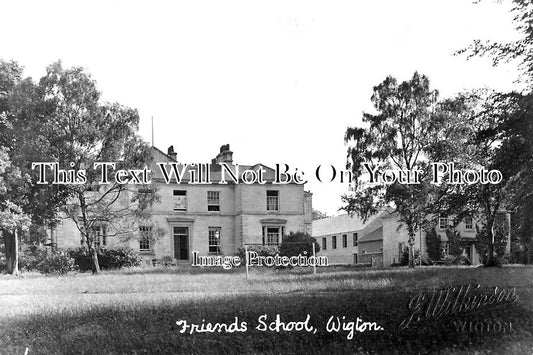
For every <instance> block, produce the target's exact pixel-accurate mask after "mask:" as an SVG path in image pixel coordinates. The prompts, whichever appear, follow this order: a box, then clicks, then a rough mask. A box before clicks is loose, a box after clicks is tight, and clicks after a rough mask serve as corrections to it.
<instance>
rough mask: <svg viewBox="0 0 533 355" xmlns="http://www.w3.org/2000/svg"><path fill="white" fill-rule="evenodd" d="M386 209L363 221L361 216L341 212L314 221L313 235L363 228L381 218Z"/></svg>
mask: <svg viewBox="0 0 533 355" xmlns="http://www.w3.org/2000/svg"><path fill="white" fill-rule="evenodd" d="M384 213H386V211H382V212H379V213H377V214H375V215H373V216H372V217H370V218H369V219H368V220H367V221H366V222H363V220H362V218H360V217H359V216H356V215H353V216H350V215H349V214H341V215H339V216H335V217H329V218H323V219H318V220H316V221H313V236H315V237H318V236H322V235H329V234H339V233H347V232H352V231H358V230H361V229H363V228H365V227H367V226H369V225H370V224H372V223H373V222H374V221H375V220H376V219H378V218H381V217H382V215H383V214H384Z"/></svg>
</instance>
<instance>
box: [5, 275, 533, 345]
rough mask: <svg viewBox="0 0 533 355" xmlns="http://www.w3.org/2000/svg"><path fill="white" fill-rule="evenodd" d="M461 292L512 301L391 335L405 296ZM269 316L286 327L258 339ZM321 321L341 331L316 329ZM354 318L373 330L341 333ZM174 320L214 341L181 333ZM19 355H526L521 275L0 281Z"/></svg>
mask: <svg viewBox="0 0 533 355" xmlns="http://www.w3.org/2000/svg"><path fill="white" fill-rule="evenodd" d="M468 284H471V285H477V284H479V285H480V288H479V289H477V290H474V291H472V293H471V294H472V295H476V294H486V295H489V294H490V293H491V292H493V290H494V287H498V290H502V289H503V290H507V291H509V292H510V290H511V289H512V288H514V289H515V294H516V296H517V299H516V300H515V301H511V300H509V301H508V302H500V303H499V304H486V305H481V306H479V307H475V308H474V309H471V310H469V311H458V312H454V313H453V314H448V315H444V314H443V315H438V314H437V315H436V316H431V315H430V316H429V317H421V319H420V320H419V321H417V320H416V319H413V321H412V322H411V323H410V324H409V326H408V327H407V328H404V329H401V327H400V323H401V322H402V321H403V320H405V319H408V318H409V316H410V314H411V313H412V309H413V308H411V309H410V308H409V305H410V303H411V307H413V304H414V303H413V301H412V300H413V299H416V297H417V295H419V294H425V295H428V297H430V295H431V294H432V291H433V290H444V289H446V288H449V287H452V286H453V287H456V288H457V289H458V288H459V287H460V286H466V285H468ZM428 299H429V298H428ZM415 303H416V302H415ZM278 314H279V315H280V320H281V321H282V322H285V324H286V327H287V328H286V329H285V330H283V329H280V331H279V332H278V331H275V330H266V331H265V330H263V328H264V323H267V324H268V323H270V322H273V321H274V320H275V319H276V315H278ZM308 315H309V318H308V321H307V323H306V325H307V329H308V330H309V331H306V330H305V329H304V330H301V331H297V330H296V329H294V328H297V329H300V328H298V327H297V326H300V327H302V328H305V327H304V321H305V320H306V319H307V317H308ZM330 317H333V320H336V319H337V318H336V317H339V320H340V321H344V324H345V329H344V330H343V329H341V330H339V331H335V329H332V328H331V327H330V328H327V324H328V320H329V319H330ZM343 317H344V319H343ZM236 318H237V320H236ZM357 318H360V322H369V324H370V323H372V322H373V323H374V328H372V327H371V326H370V325H369V324H368V325H366V326H364V328H366V329H363V327H359V328H358V329H355V330H354V329H352V328H350V327H351V326H353V323H351V322H352V321H353V322H356V320H357ZM426 318H427V319H426ZM185 322H186V324H189V325H190V324H191V323H194V324H197V325H198V327H199V328H198V329H199V330H202V329H204V330H205V329H206V327H208V326H209V324H208V323H211V326H212V327H214V330H215V331H214V332H196V331H194V332H193V333H192V334H191V329H190V327H189V328H187V329H186V330H187V331H186V332H184V333H182V332H180V330H183V325H184V324H185ZM243 322H246V329H244V327H243V326H242V323H243ZM289 322H300V323H298V324H295V323H289ZM215 323H219V324H218V325H215ZM232 323H235V324H234V325H233V326H230V325H231V324H232ZM220 324H225V326H223V325H220ZM291 324H292V325H291ZM202 325H203V328H202V327H201V326H202ZM330 325H331V323H330ZM359 325H361V323H360V324H359ZM217 327H218V328H217ZM256 327H258V328H259V329H256ZM291 327H292V328H291ZM369 328H372V329H369ZM378 328H382V329H380V330H375V329H378ZM198 329H195V330H198ZM328 329H329V330H330V331H328ZM211 330H213V329H211ZM216 330H222V331H221V332H218V331H216ZM358 330H359V331H358ZM361 330H364V331H361ZM25 352H27V355H31V354H77V353H84V354H135V353H136V354H145V353H147V354H151V353H154V354H209V353H221V354H236V353H242V354H248V353H267V354H280V353H283V354H293V353H309V354H313V353H328V354H337V353H338V354H353V353H385V354H394V353H397V354H410V353H442V354H448V353H452V354H462V353H496V354H530V353H533V267H529V266H528V267H525V266H522V267H520V266H508V267H503V268H490V269H487V268H468V267H465V268H455V267H440V268H439V267H425V268H417V269H415V270H410V269H405V268H396V269H386V270H370V269H347V268H326V269H321V270H320V272H319V273H318V274H317V275H312V274H310V273H309V270H292V271H286V270H285V271H275V270H268V269H253V270H252V274H251V278H250V279H249V280H247V279H246V276H245V273H244V271H243V270H242V269H237V270H233V271H231V272H227V271H224V270H222V269H209V270H206V272H205V271H203V270H200V269H198V268H194V269H193V268H183V267H181V268H177V269H172V268H153V269H152V268H149V269H129V270H123V271H115V272H105V273H102V274H99V275H96V276H93V275H90V274H72V275H67V276H64V277H52V276H42V275H37V274H26V275H22V276H20V277H18V278H15V277H11V276H7V275H0V353H1V354H24V353H25Z"/></svg>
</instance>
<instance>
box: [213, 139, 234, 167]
mask: <svg viewBox="0 0 533 355" xmlns="http://www.w3.org/2000/svg"><path fill="white" fill-rule="evenodd" d="M215 159H216V162H217V163H218V164H220V163H230V164H231V163H233V152H232V151H231V150H229V144H224V145H223V146H221V147H220V153H218V155H217V157H216V158H215Z"/></svg>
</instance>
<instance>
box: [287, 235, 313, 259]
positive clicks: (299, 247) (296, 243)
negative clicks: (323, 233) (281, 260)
mask: <svg viewBox="0 0 533 355" xmlns="http://www.w3.org/2000/svg"><path fill="white" fill-rule="evenodd" d="M313 244H315V253H318V252H319V251H320V245H319V244H318V243H317V241H316V239H315V238H313V237H311V236H310V235H309V234H306V233H303V232H296V233H294V232H290V233H289V235H284V236H283V240H282V242H281V245H280V246H279V254H280V255H282V256H288V257H291V256H298V255H300V254H301V255H307V256H311V255H313Z"/></svg>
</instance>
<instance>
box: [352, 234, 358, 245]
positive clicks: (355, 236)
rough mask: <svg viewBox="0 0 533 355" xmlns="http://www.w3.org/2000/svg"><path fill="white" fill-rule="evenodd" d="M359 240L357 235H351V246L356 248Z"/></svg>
mask: <svg viewBox="0 0 533 355" xmlns="http://www.w3.org/2000/svg"><path fill="white" fill-rule="evenodd" d="M358 240H359V235H358V234H357V233H353V246H354V247H356V246H357V244H359V243H358Z"/></svg>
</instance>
